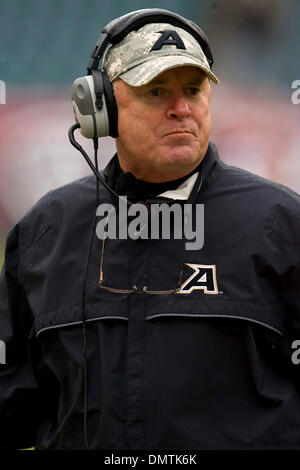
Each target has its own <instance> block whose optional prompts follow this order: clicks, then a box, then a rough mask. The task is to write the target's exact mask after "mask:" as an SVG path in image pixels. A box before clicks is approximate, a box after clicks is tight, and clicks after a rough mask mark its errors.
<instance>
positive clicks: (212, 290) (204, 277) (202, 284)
mask: <svg viewBox="0 0 300 470" xmlns="http://www.w3.org/2000/svg"><path fill="white" fill-rule="evenodd" d="M186 265H187V266H189V267H190V268H191V269H193V270H194V272H193V273H192V274H191V276H190V277H189V278H188V279H187V280H186V281H185V282H184V283H183V284H182V286H181V289H180V291H179V292H178V294H190V293H191V292H192V291H193V290H197V289H201V290H203V292H204V294H218V293H219V290H218V285H217V276H216V265H215V264H190V263H186Z"/></svg>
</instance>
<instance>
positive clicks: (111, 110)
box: [101, 70, 118, 137]
mask: <svg viewBox="0 0 300 470" xmlns="http://www.w3.org/2000/svg"><path fill="white" fill-rule="evenodd" d="M101 74H102V78H103V88H104V95H105V102H106V106H107V114H108V121H109V133H108V135H110V136H111V137H118V107H117V102H116V98H115V93H114V89H113V86H112V83H111V81H110V80H109V77H108V75H107V73H106V72H105V71H104V70H101Z"/></svg>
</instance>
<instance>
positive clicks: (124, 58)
mask: <svg viewBox="0 0 300 470" xmlns="http://www.w3.org/2000/svg"><path fill="white" fill-rule="evenodd" d="M164 31H172V41H171V42H173V44H169V43H168V41H167V43H166V44H163V45H162V47H161V48H160V49H159V50H160V52H159V54H157V53H156V52H157V50H155V48H154V50H152V49H153V46H154V45H155V44H156V43H157V41H158V40H159V38H160V37H162V35H163V34H164ZM174 31H175V33H174ZM178 37H179V40H180V41H182V42H183V45H184V48H183V49H182V48H181V49H180V53H179V54H178V49H179V47H178V42H177V41H178ZM174 38H175V39H174ZM174 42H175V44H174ZM137 44H139V46H140V47H141V49H143V47H145V48H146V47H147V48H148V49H147V50H148V52H147V55H145V56H144V59H143V60H142V61H141V60H139V61H138V62H139V63H138V65H136V66H132V63H134V61H132V59H133V57H132V53H133V52H132V51H134V50H135V48H136V45H137ZM187 44H190V45H189V47H187ZM191 44H192V45H191ZM180 45H182V44H181V42H180ZM122 48H123V49H122ZM144 50H146V49H144ZM191 56H192V58H191ZM129 63H130V64H131V66H130V67H129V66H128V64H129ZM103 68H104V69H105V70H106V72H107V74H108V76H109V78H110V80H111V82H112V83H113V88H114V93H115V98H116V102H117V107H118V137H117V138H116V146H117V156H115V157H114V158H113V159H112V161H111V162H110V164H109V165H108V167H107V168H106V169H105V172H104V174H105V177H106V182H107V183H108V184H109V185H110V187H112V188H113V189H114V190H115V191H116V192H117V193H118V194H119V195H122V196H127V197H128V201H130V202H131V203H132V204H133V206H134V205H135V203H136V202H140V203H142V204H144V206H146V207H148V209H149V214H150V213H151V214H152V212H150V209H152V207H153V206H154V204H162V203H164V204H167V205H168V206H170V205H172V204H173V203H178V204H179V207H181V208H185V207H186V205H187V204H189V205H190V206H192V208H193V214H194V215H195V214H197V207H199V206H200V205H201V204H204V211H205V219H204V221H205V225H204V245H203V247H201V249H199V248H195V247H193V246H192V247H190V249H187V247H186V240H185V238H184V237H181V238H180V237H177V238H176V237H175V236H173V237H170V239H164V238H163V237H160V238H155V237H153V238H152V239H151V237H148V238H143V237H140V238H137V239H132V238H130V237H124V238H122V237H120V238H119V239H109V238H107V239H104V240H100V239H99V238H98V237H97V236H95V229H96V224H95V221H97V219H95V211H96V203H95V178H94V176H90V177H87V178H84V179H81V180H79V181H76V182H74V183H72V184H70V185H67V186H64V187H62V188H60V189H58V190H55V191H52V192H50V193H48V194H47V195H46V196H44V197H43V198H42V199H41V200H40V201H39V202H38V203H37V204H36V205H35V206H34V207H33V208H32V210H31V211H30V212H29V213H28V214H26V215H25V217H24V218H23V219H22V220H21V221H20V222H19V223H18V224H17V225H16V226H15V227H14V229H13V230H12V231H11V232H10V234H9V237H8V240H7V247H6V261H5V266H4V268H3V270H2V277H1V284H0V286H1V294H0V299H1V300H0V325H1V330H0V331H1V340H3V341H4V342H5V345H6V364H2V365H1V369H0V416H1V431H0V432H1V439H0V443H1V446H2V447H3V448H9V447H13V448H14V447H26V446H32V445H35V447H36V448H38V449H82V448H89V449H120V450H126V449H127V450H128V449H168V450H170V449H231V450H232V449H248V450H249V449H250V450H252V449H292V448H297V449H299V448H300V374H299V367H297V362H298V361H297V354H295V353H297V349H296V348H297V345H298V343H297V340H299V339H300V290H299V275H300V261H299V252H300V251H299V248H300V247H299V228H300V210H299V207H300V206H299V196H298V195H297V194H295V193H293V192H292V191H291V190H289V189H288V188H285V187H283V186H279V185H277V184H275V183H272V182H270V181H267V180H264V179H263V178H259V177H257V176H255V175H253V174H251V173H248V172H245V171H243V170H241V169H238V168H234V167H230V166H228V165H226V164H224V163H223V162H222V161H221V160H220V159H219V156H218V154H217V150H216V147H215V146H214V145H213V144H212V143H211V142H210V141H209V136H210V127H211V120H210V105H209V103H210V93H211V83H210V80H213V81H215V82H217V78H216V77H215V76H214V75H213V74H212V72H211V70H210V67H209V64H208V62H207V60H206V58H205V55H204V53H203V51H202V49H201V47H200V44H197V43H196V41H194V40H193V38H192V37H191V36H190V35H189V33H188V32H187V31H185V30H183V29H181V28H179V27H174V26H173V25H169V24H147V25H145V26H142V27H141V29H139V30H138V31H135V32H131V33H129V34H128V35H127V36H126V37H125V38H124V39H123V40H122V41H121V42H120V43H119V44H116V45H115V46H112V47H110V48H109V49H108V51H107V54H106V56H105V59H104V64H103ZM226 111H227V110H224V113H226ZM99 201H100V204H110V205H112V206H113V207H117V204H118V201H117V199H116V198H114V197H113V196H111V194H110V193H109V192H108V191H107V190H106V189H104V188H102V186H100V187H99ZM120 210H121V209H120ZM196 222H197V221H196ZM150 225H151V223H150ZM170 226H171V229H170V232H171V234H172V235H174V231H175V229H176V228H177V226H176V224H175V222H174V221H173V222H172V221H171V222H170ZM150 232H151V230H150ZM91 235H92V238H91V240H92V242H91V244H90V250H89V241H90V236H91ZM160 235H161V234H160ZM87 251H89V262H87V258H86V254H87ZM85 268H86V269H85ZM293 359H294V360H293Z"/></svg>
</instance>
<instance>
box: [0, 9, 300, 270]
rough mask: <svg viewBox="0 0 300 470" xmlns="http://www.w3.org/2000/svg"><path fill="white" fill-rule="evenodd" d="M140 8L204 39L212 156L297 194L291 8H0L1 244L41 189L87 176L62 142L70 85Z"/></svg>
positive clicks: (299, 125) (299, 109)
mask: <svg viewBox="0 0 300 470" xmlns="http://www.w3.org/2000/svg"><path fill="white" fill-rule="evenodd" d="M149 7H161V8H166V9H170V10H172V11H175V12H177V13H179V14H182V15H186V16H187V17H189V18H191V19H192V20H194V21H195V22H197V23H199V24H200V25H201V26H202V27H203V29H204V30H205V32H206V33H207V36H208V38H209V40H210V44H211V47H212V50H213V53H214V57H215V66H214V71H215V73H216V74H217V75H218V76H219V77H220V79H221V86H219V87H217V86H213V94H212V115H213V133H212V140H213V141H214V142H215V143H216V144H217V147H218V148H219V151H220V155H221V158H223V159H224V160H225V161H226V162H229V163H232V164H235V165H239V166H241V167H243V168H246V169H249V170H252V171H254V172H256V173H258V174H260V175H262V176H266V177H268V178H270V179H273V180H276V181H279V182H281V183H283V184H286V185H288V186H290V187H291V188H293V189H295V190H296V191H298V192H299V191H300V178H299V175H300V160H299V150H300V142H299V135H300V132H299V131H300V120H299V117H300V105H298V106H297V105H295V104H292V101H291V95H292V92H293V90H292V89H291V84H292V82H293V81H294V80H297V79H300V66H299V32H300V31H299V30H300V22H299V17H300V2H299V0H285V1H282V0H260V1H256V2H254V1H253V0H226V1H224V0H223V1H222V0H219V1H217V0H215V1H211V0H184V1H183V0H172V1H171V0H161V1H151V2H150V1H145V0H139V1H135V0H122V1H121V0H111V1H110V2H106V1H101V0H85V1H83V0H51V1H50V0H23V1H22V0H0V38H1V39H0V80H2V81H3V82H4V83H5V85H6V104H0V239H1V240H2V242H3V240H4V238H5V236H6V234H7V231H8V230H9V228H10V227H11V226H12V225H13V224H14V223H15V221H16V220H17V219H18V218H19V217H21V216H22V215H23V214H24V213H25V211H26V210H28V208H29V207H31V205H32V204H34V203H35V202H36V201H37V200H38V199H39V198H40V197H41V196H42V195H43V194H45V193H46V192H47V191H48V190H50V189H52V188H55V187H57V186H60V185H62V184H64V183H67V182H69V181H71V180H73V179H75V178H77V177H80V176H83V175H86V174H88V173H89V172H90V170H89V168H88V167H87V165H86V163H85V162H84V161H83V159H82V157H81V156H80V154H79V153H78V152H77V151H76V150H75V149H73V147H71V145H70V144H69V141H68V138H67V131H68V129H69V127H70V125H71V124H72V123H73V115H72V109H71V103H70V89H71V85H72V82H73V80H74V79H75V78H76V77H78V76H80V75H85V72H86V65H87V63H88V60H89V56H90V53H91V50H92V49H93V46H94V44H95V42H96V40H97V39H98V36H99V34H100V32H101V29H102V28H103V26H104V25H105V24H106V23H107V22H108V21H110V20H111V19H113V18H115V17H117V16H120V15H122V14H125V13H127V12H128V11H131V10H134V9H138V8H149ZM0 101H1V99H0ZM2 101H3V97H2ZM80 140H81V143H82V144H84V145H85V147H86V148H87V149H89V150H92V149H91V144H90V142H89V141H87V140H85V139H84V138H81V139H80ZM113 153H114V141H113V139H110V138H105V139H102V140H101V142H100V165H101V166H103V165H104V164H105V163H106V162H107V161H108V159H109V158H110V156H112V155H113ZM2 244H3V243H2ZM0 246H1V243H0ZM2 252H3V246H1V248H0V263H1V259H2V256H3V255H2Z"/></svg>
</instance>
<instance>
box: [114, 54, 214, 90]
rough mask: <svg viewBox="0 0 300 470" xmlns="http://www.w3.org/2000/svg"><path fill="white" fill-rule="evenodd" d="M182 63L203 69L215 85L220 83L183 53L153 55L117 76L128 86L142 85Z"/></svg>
mask: <svg viewBox="0 0 300 470" xmlns="http://www.w3.org/2000/svg"><path fill="white" fill-rule="evenodd" d="M184 65H191V66H194V67H198V68H199V69H201V70H203V72H205V73H206V75H207V76H208V77H209V78H210V79H211V80H212V81H213V82H214V83H216V84H217V85H218V84H219V83H220V82H219V80H218V78H217V77H216V76H215V75H214V74H213V73H212V72H211V71H210V70H209V69H207V68H206V66H205V65H204V64H201V63H200V62H199V61H197V60H195V59H193V58H191V57H187V56H184V55H178V56H175V55H170V56H161V57H155V58H153V59H150V60H148V61H144V62H143V63H142V64H139V65H137V66H136V67H133V68H132V69H130V70H128V71H127V72H125V73H123V74H121V75H119V77H118V78H121V79H122V80H124V82H126V83H127V84H128V85H130V86H142V85H146V84H147V83H149V82H151V80H153V79H154V78H155V77H157V76H158V75H160V74H161V73H163V72H166V71H167V70H170V69H173V68H176V67H180V66H184Z"/></svg>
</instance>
